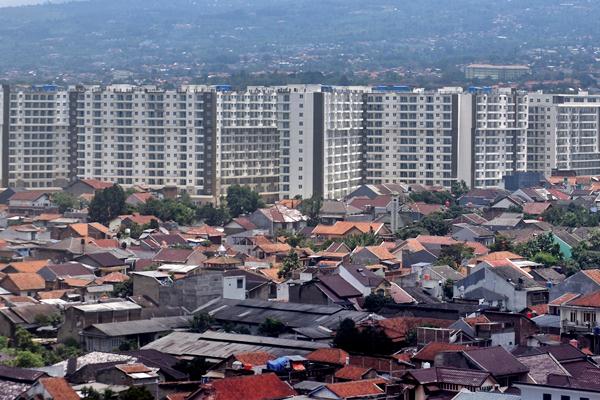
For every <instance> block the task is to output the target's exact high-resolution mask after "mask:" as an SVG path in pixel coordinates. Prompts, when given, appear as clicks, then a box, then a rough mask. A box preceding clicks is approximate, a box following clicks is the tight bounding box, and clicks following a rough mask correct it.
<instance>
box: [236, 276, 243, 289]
mask: <svg viewBox="0 0 600 400" xmlns="http://www.w3.org/2000/svg"><path fill="white" fill-rule="evenodd" d="M236 283H237V288H238V289H243V288H244V279H243V278H238V279H237V280H236Z"/></svg>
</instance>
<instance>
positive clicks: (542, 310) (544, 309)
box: [527, 304, 548, 315]
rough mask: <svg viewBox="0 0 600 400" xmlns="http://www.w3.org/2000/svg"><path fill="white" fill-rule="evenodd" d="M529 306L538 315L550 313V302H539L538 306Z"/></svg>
mask: <svg viewBox="0 0 600 400" xmlns="http://www.w3.org/2000/svg"><path fill="white" fill-rule="evenodd" d="M527 308H529V309H530V310H531V311H532V312H534V313H535V314H536V315H545V314H548V304H538V305H537V306H529V307H527Z"/></svg>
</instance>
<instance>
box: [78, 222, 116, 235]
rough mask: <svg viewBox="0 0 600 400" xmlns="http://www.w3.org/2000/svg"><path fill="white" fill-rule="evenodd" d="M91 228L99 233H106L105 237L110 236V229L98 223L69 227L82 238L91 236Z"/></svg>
mask: <svg viewBox="0 0 600 400" xmlns="http://www.w3.org/2000/svg"><path fill="white" fill-rule="evenodd" d="M90 227H91V228H94V229H96V230H97V231H100V232H102V233H104V234H105V235H106V234H108V232H109V231H108V228H107V227H106V226H104V225H102V224H100V223H98V222H90V223H88V224H86V223H77V224H71V225H69V228H70V229H71V230H73V231H74V232H75V233H77V234H78V235H79V236H81V237H86V236H89V230H90Z"/></svg>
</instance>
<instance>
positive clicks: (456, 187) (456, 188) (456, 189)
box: [450, 180, 469, 199]
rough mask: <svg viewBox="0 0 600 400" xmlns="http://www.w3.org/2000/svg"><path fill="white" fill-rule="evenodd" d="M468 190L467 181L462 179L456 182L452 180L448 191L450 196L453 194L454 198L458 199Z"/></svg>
mask: <svg viewBox="0 0 600 400" xmlns="http://www.w3.org/2000/svg"><path fill="white" fill-rule="evenodd" d="M468 191H469V187H468V186H467V183H466V182H465V181H463V180H460V181H458V182H452V185H451V186H450V193H452V196H454V198H455V199H458V198H459V197H461V196H462V195H463V194H465V193H467V192H468Z"/></svg>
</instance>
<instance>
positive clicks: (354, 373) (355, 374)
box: [334, 365, 371, 381]
mask: <svg viewBox="0 0 600 400" xmlns="http://www.w3.org/2000/svg"><path fill="white" fill-rule="evenodd" d="M370 370H371V368H363V367H359V366H356V365H346V366H344V367H343V368H342V369H339V370H337V371H336V373H335V374H334V376H335V377H336V378H337V379H346V380H349V381H358V380H361V379H362V378H363V377H364V376H365V374H366V373H367V372H369V371H370Z"/></svg>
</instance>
